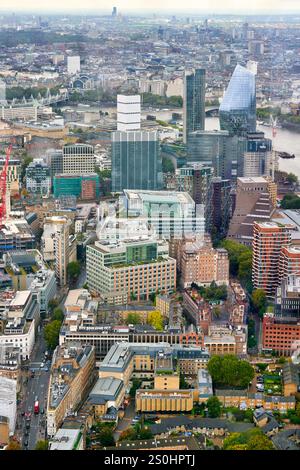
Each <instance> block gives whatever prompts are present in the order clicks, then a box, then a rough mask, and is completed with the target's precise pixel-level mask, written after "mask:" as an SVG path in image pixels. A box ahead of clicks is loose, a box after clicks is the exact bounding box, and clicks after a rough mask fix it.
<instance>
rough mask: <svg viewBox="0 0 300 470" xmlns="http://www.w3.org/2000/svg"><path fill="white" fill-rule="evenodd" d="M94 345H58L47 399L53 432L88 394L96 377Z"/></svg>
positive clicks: (48, 430) (53, 360)
mask: <svg viewBox="0 0 300 470" xmlns="http://www.w3.org/2000/svg"><path fill="white" fill-rule="evenodd" d="M94 367H95V355H94V348H93V347H92V346H85V347H81V346H78V345H64V346H58V347H57V348H56V350H55V351H54V354H53V359H52V365H51V376H50V382H49V388H48V399H47V433H48V435H49V436H53V435H54V434H55V433H56V432H57V430H58V428H59V427H60V426H61V424H62V422H63V420H64V418H65V417H66V416H67V415H68V414H71V413H72V412H74V411H75V410H76V409H77V408H78V407H79V405H80V403H82V402H83V400H84V399H85V398H86V395H87V393H88V392H89V389H90V388H91V386H92V384H93V381H94V379H95V374H94Z"/></svg>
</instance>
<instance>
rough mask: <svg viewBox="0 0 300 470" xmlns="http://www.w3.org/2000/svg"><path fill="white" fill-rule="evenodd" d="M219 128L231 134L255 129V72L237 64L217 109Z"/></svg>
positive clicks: (241, 133)
mask: <svg viewBox="0 0 300 470" xmlns="http://www.w3.org/2000/svg"><path fill="white" fill-rule="evenodd" d="M219 115H220V128H221V130H227V131H229V132H230V133H231V134H235V135H245V134H246V133H247V132H255V131H256V92H255V73H254V72H252V71H251V70H249V69H247V68H245V67H242V66H241V65H237V66H236V68H235V69H234V72H233V74H232V77H231V79H230V82H229V85H228V87H227V90H226V92H225V94H224V97H223V100H222V103H221V105H220V110H219Z"/></svg>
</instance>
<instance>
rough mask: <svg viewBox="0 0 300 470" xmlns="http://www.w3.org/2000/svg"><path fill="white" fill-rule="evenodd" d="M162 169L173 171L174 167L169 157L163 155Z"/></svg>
mask: <svg viewBox="0 0 300 470" xmlns="http://www.w3.org/2000/svg"><path fill="white" fill-rule="evenodd" d="M162 171H163V173H175V167H174V165H173V162H172V160H171V159H170V158H167V157H164V158H163V159H162Z"/></svg>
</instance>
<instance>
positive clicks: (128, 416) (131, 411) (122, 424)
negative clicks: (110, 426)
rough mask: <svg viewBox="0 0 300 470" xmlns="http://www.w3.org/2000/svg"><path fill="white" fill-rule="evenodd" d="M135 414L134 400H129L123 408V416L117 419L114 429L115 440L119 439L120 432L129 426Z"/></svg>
mask: <svg viewBox="0 0 300 470" xmlns="http://www.w3.org/2000/svg"><path fill="white" fill-rule="evenodd" d="M135 415H136V412H135V402H134V400H130V403H129V405H128V406H127V407H126V408H125V413H124V416H123V418H122V419H120V420H119V422H118V425H117V427H116V429H115V431H114V438H115V441H117V440H118V439H119V437H120V434H121V433H122V432H123V431H125V429H127V428H129V427H130V425H131V423H132V419H133V418H134V416H135Z"/></svg>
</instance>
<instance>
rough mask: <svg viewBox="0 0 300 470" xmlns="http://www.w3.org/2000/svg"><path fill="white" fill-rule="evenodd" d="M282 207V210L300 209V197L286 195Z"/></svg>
mask: <svg viewBox="0 0 300 470" xmlns="http://www.w3.org/2000/svg"><path fill="white" fill-rule="evenodd" d="M280 206H281V208H282V209H300V197H299V196H297V194H285V195H284V197H283V199H282V201H281V204H280Z"/></svg>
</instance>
